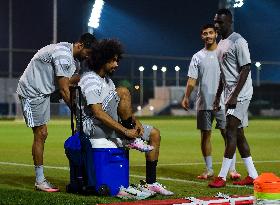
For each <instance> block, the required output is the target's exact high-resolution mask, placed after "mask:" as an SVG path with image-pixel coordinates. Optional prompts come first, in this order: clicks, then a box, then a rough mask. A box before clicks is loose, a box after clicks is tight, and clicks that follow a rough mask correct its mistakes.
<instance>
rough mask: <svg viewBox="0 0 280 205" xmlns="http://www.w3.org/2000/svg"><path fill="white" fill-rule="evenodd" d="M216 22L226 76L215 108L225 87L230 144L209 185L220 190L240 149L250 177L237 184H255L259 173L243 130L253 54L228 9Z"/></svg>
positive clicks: (249, 95)
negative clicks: (235, 30) (251, 54)
mask: <svg viewBox="0 0 280 205" xmlns="http://www.w3.org/2000/svg"><path fill="white" fill-rule="evenodd" d="M214 22H215V27H216V29H217V31H218V34H219V35H221V37H222V39H221V41H220V42H219V44H218V48H217V50H218V59H219V62H220V66H221V73H222V75H221V80H220V84H219V88H218V91H217V94H216V98H215V101H214V109H218V102H219V100H220V96H221V93H222V90H223V87H224V89H225V91H224V92H225V102H226V103H225V104H226V117H227V120H226V121H227V124H226V141H227V143H226V148H225V152H224V158H223V163H222V168H221V170H220V173H219V175H218V177H216V178H215V179H214V180H213V181H212V182H210V183H209V186H210V187H215V188H219V187H223V186H225V185H226V175H227V173H228V170H229V166H230V164H231V162H232V157H233V154H234V153H235V150H236V146H237V148H238V150H239V153H240V155H241V157H242V159H243V161H244V163H245V166H246V169H247V172H248V176H247V177H246V178H245V179H243V180H241V181H236V182H233V184H235V185H252V184H253V181H254V179H255V178H256V177H257V176H258V173H257V171H256V169H255V166H254V163H253V160H252V157H251V153H250V148H249V145H248V142H247V140H246V137H245V135H244V130H243V128H244V127H247V126H248V107H249V104H250V100H251V98H252V95H253V86H252V79H251V72H250V64H251V59H250V52H249V48H248V44H247V42H246V40H245V39H244V38H243V37H242V36H241V35H240V34H238V33H235V32H233V30H232V14H231V12H230V11H229V10H228V9H220V10H218V12H217V13H216V15H215V17H214Z"/></svg>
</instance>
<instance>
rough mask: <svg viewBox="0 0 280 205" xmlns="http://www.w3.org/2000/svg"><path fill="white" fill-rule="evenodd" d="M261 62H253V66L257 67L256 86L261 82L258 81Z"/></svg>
mask: <svg viewBox="0 0 280 205" xmlns="http://www.w3.org/2000/svg"><path fill="white" fill-rule="evenodd" d="M261 65H262V64H261V63H260V62H258V61H257V62H256V63H255V66H256V67H257V86H258V87H259V86H260V85H261V82H260V72H261V69H262V68H261Z"/></svg>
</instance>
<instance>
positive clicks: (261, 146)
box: [0, 118, 280, 204]
mask: <svg viewBox="0 0 280 205" xmlns="http://www.w3.org/2000/svg"><path fill="white" fill-rule="evenodd" d="M142 122H143V123H146V124H151V125H154V126H155V127H157V128H159V129H160V130H161V136H162V141H161V149H160V158H159V163H158V169H157V170H158V172H157V176H158V181H159V182H161V183H163V184H164V185H166V186H167V187H168V188H169V189H170V190H172V191H174V192H175V193H176V195H174V196H172V198H180V197H188V196H194V197H198V196H213V195H215V194H216V193H217V192H223V193H227V194H240V195H244V194H253V187H233V186H232V183H231V181H228V183H227V184H228V186H227V187H226V188H222V189H210V188H208V187H207V183H208V181H201V180H198V179H196V176H197V175H198V174H200V172H202V171H203V169H204V163H203V160H202V157H201V152H200V136H199V132H198V131H197V130H196V122H195V119H184V118H155V119H152V118H151V119H149V118H146V119H143V120H142ZM69 127H70V126H69V120H52V121H51V122H50V123H49V130H48V132H49V137H48V139H47V141H46V145H45V161H44V164H45V166H48V167H46V168H45V175H46V177H47V179H49V180H50V181H51V182H53V183H54V184H56V185H58V186H59V187H60V188H61V192H60V193H43V192H36V191H34V189H33V186H34V171H33V170H34V168H33V166H32V164H33V162H32V156H31V144H32V140H33V136H32V131H31V129H29V128H26V126H25V124H24V123H23V122H22V121H20V122H19V121H0V204H96V203H109V202H118V201H121V200H120V199H117V198H113V197H96V196H79V195H74V194H68V193H66V192H65V185H66V184H67V183H68V182H69V171H68V170H67V169H66V167H68V160H67V158H66V156H65V154H64V149H63V143H64V141H65V139H66V138H67V137H68V136H70V128H69ZM279 131H280V124H279V120H277V119H253V120H251V121H250V127H248V128H247V129H246V136H247V139H248V141H249V144H250V147H251V153H252V156H253V159H254V160H255V165H256V168H257V170H258V172H259V173H262V172H274V173H275V174H276V175H278V176H279V175H280V157H279V155H280V149H279V145H280V143H279V142H280V141H279V138H280V134H279ZM223 144H224V143H223V140H222V137H221V136H220V135H219V132H218V131H216V130H215V131H214V132H213V136H212V146H213V161H214V162H215V163H214V169H215V171H216V174H217V173H218V172H219V169H220V166H221V160H222V157H223V149H224V145H223ZM237 162H238V163H237V170H238V171H239V172H240V173H241V174H242V175H243V176H245V175H246V170H245V168H244V166H243V163H242V161H241V159H240V156H239V155H238V157H237ZM144 165H145V158H144V154H142V153H140V152H137V151H135V150H131V151H130V174H131V177H130V181H131V183H137V182H138V181H139V179H144V176H145V166H144ZM166 198H167V197H161V196H156V197H155V199H166Z"/></svg>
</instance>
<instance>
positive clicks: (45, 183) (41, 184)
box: [35, 179, 59, 192]
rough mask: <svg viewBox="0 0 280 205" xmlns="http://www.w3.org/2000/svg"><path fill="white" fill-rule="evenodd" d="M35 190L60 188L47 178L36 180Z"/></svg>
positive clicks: (47, 190) (56, 190) (50, 190)
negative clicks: (40, 180)
mask: <svg viewBox="0 0 280 205" xmlns="http://www.w3.org/2000/svg"><path fill="white" fill-rule="evenodd" d="M35 190H38V191H45V192H58V191H59V188H57V187H55V186H54V185H52V184H51V183H50V182H48V181H47V180H46V179H45V180H44V181H42V182H39V183H38V182H35Z"/></svg>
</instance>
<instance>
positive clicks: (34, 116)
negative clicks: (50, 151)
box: [20, 97, 59, 192]
mask: <svg viewBox="0 0 280 205" xmlns="http://www.w3.org/2000/svg"><path fill="white" fill-rule="evenodd" d="M20 101H21V104H22V109H23V115H24V118H25V122H26V124H27V126H28V127H31V128H32V130H33V135H34V138H33V144H32V156H33V161H34V167H35V175H36V181H35V188H36V189H37V190H40V191H47V192H56V191H59V189H58V188H56V187H55V186H53V185H52V184H50V183H49V182H48V181H47V180H46V179H45V176H44V168H43V157H44V144H45V141H46V139H47V136H48V131H47V125H46V123H47V122H48V121H49V119H50V97H42V98H38V99H28V98H22V97H20Z"/></svg>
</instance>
